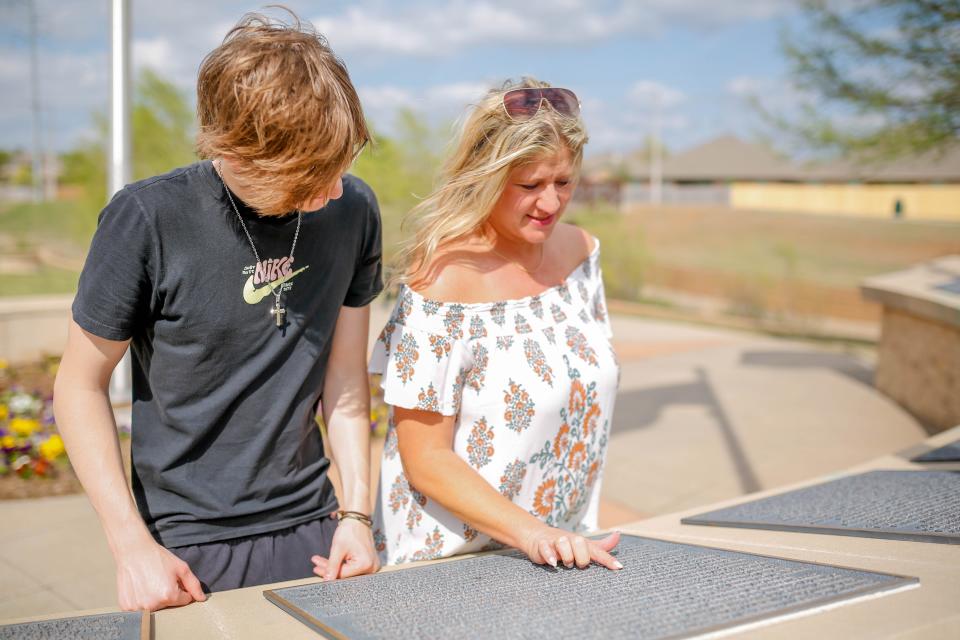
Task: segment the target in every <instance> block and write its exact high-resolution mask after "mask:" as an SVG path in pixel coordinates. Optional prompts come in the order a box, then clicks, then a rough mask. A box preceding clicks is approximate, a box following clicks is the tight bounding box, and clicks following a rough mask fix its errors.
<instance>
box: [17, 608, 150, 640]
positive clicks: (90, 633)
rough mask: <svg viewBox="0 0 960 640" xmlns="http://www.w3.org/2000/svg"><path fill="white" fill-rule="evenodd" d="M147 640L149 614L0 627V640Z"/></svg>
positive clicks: (25, 623)
mask: <svg viewBox="0 0 960 640" xmlns="http://www.w3.org/2000/svg"><path fill="white" fill-rule="evenodd" d="M64 638H70V639H71V640H150V614H149V613H141V612H136V611H134V612H118V613H104V614H100V615H94V616H78V617H74V618H57V619H56V620H43V621H39V622H22V623H19V624H9V625H5V626H0V640H63V639H64Z"/></svg>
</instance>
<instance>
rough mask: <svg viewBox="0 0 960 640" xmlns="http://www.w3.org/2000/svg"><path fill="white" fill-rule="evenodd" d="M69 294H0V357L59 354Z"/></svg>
mask: <svg viewBox="0 0 960 640" xmlns="http://www.w3.org/2000/svg"><path fill="white" fill-rule="evenodd" d="M72 303H73V296H72V295H65V296H29V297H22V298H21V297H18V298H0V358H2V359H4V360H7V361H8V362H23V361H27V360H34V359H36V358H38V357H40V356H42V355H60V354H62V353H63V349H64V347H65V346H66V344H67V326H68V325H69V322H70V305H71V304H72Z"/></svg>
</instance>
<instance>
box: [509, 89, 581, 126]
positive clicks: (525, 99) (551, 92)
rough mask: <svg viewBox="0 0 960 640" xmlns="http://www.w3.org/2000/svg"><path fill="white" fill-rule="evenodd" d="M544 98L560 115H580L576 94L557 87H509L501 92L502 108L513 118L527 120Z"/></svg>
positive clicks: (572, 116)
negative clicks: (508, 89)
mask: <svg viewBox="0 0 960 640" xmlns="http://www.w3.org/2000/svg"><path fill="white" fill-rule="evenodd" d="M544 100H546V102H547V104H549V105H550V106H551V107H552V108H553V110H554V111H556V112H557V113H559V114H560V115H562V116H567V117H570V118H576V117H577V116H578V115H580V100H578V99H577V94H575V93H574V92H573V91H570V89H560V88H557V87H544V88H540V87H530V88H525V89H511V90H510V91H507V92H506V93H504V94H503V109H504V111H506V112H507V115H508V116H510V117H511V118H512V119H514V120H529V119H530V118H532V117H533V116H534V115H535V114H536V113H537V111H539V110H540V105H541V104H543V102H544Z"/></svg>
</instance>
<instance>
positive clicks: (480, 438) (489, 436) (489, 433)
mask: <svg viewBox="0 0 960 640" xmlns="http://www.w3.org/2000/svg"><path fill="white" fill-rule="evenodd" d="M493 437H494V432H493V429H491V428H490V425H488V424H487V419H486V418H480V419H479V420H477V421H476V422H474V423H473V428H472V429H471V430H470V437H469V438H467V462H469V463H470V464H471V465H473V466H474V467H476V468H477V469H479V468H481V467H483V466H484V465H487V464H490V459H491V458H492V457H493V453H494V449H493Z"/></svg>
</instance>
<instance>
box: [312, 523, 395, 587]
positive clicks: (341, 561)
mask: <svg viewBox="0 0 960 640" xmlns="http://www.w3.org/2000/svg"><path fill="white" fill-rule="evenodd" d="M310 560H311V561H312V562H313V572H314V573H315V574H317V575H318V576H320V577H321V578H323V579H324V580H336V579H337V578H350V577H352V576H360V575H363V574H365V573H376V572H377V571H378V570H379V569H380V559H379V558H378V557H377V552H376V550H375V549H374V548H373V532H372V531H371V530H370V527H368V526H367V525H365V524H363V523H362V522H359V521H357V520H354V519H352V518H351V519H343V520H341V521H340V523H339V524H338V525H337V530H336V532H334V534H333V542H332V543H331V545H330V557H329V558H324V557H323V556H313V557H312V558H310Z"/></svg>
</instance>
